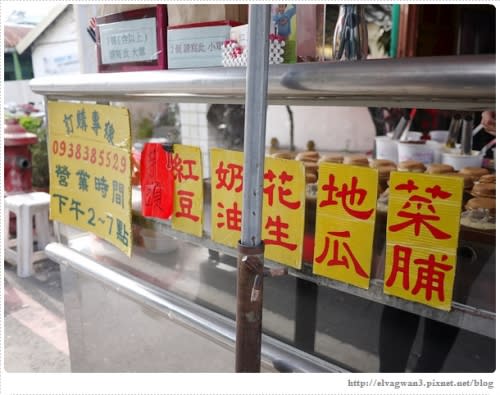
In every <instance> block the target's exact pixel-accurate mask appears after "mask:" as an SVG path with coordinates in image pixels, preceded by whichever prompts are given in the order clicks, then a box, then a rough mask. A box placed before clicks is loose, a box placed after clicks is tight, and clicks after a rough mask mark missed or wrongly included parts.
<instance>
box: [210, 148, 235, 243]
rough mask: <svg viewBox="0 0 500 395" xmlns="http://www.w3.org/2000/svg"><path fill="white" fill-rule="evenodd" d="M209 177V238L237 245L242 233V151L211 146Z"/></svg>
mask: <svg viewBox="0 0 500 395" xmlns="http://www.w3.org/2000/svg"><path fill="white" fill-rule="evenodd" d="M210 172H211V174H210V178H211V180H212V185H211V187H212V194H211V196H212V210H211V211H212V229H211V233H212V239H213V240H214V241H216V242H217V243H220V244H224V245H227V246H229V247H236V246H237V245H238V241H239V240H240V237H241V217H242V201H243V153H242V152H238V151H228V150H222V149H218V148H214V149H212V150H211V151H210Z"/></svg>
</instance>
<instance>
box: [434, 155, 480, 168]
mask: <svg viewBox="0 0 500 395" xmlns="http://www.w3.org/2000/svg"><path fill="white" fill-rule="evenodd" d="M442 163H444V164H446V165H451V166H453V167H454V168H455V170H461V169H463V168H464V167H482V165H483V155H479V151H472V155H462V154H459V153H455V152H450V151H445V152H443V154H442Z"/></svg>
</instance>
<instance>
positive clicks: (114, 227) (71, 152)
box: [48, 102, 132, 256]
mask: <svg viewBox="0 0 500 395" xmlns="http://www.w3.org/2000/svg"><path fill="white" fill-rule="evenodd" d="M48 120H49V125H48V126H49V155H50V158H49V164H50V180H51V182H50V195H51V199H50V217H51V219H52V220H56V221H59V222H62V223H65V224H68V225H71V226H75V227H78V228H81V229H84V230H87V231H90V232H92V233H94V234H96V235H98V236H100V237H102V238H103V239H105V240H107V241H109V242H110V243H112V244H113V245H115V246H116V247H118V248H119V249H120V250H121V251H123V252H124V253H126V254H127V255H128V256H130V255H131V252H132V232H131V226H132V212H131V186H130V180H131V162H130V146H131V144H130V142H131V138H130V117H129V113H128V110H127V109H125V108H118V107H111V106H106V105H92V104H77V103H62V102H49V104H48Z"/></svg>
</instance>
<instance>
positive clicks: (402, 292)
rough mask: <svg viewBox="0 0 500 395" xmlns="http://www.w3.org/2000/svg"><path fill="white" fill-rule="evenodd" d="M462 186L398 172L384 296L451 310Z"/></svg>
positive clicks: (394, 180) (392, 194) (458, 182)
mask: <svg viewBox="0 0 500 395" xmlns="http://www.w3.org/2000/svg"><path fill="white" fill-rule="evenodd" d="M462 191H463V180H462V179H461V178H459V177H444V176H431V175H427V174H415V173H402V172H393V173H391V178H390V198H389V206H388V212H387V248H386V263H385V275H384V292H385V293H386V294H388V295H393V296H397V297H400V298H402V299H406V300H410V301H413V302H418V303H422V304H425V305H428V306H432V307H435V308H438V309H441V310H446V311H449V310H450V309H451V301H452V292H453V283H454V278H455V267H456V259H457V254H456V252H457V246H458V234H459V229H460V212H461V207H462Z"/></svg>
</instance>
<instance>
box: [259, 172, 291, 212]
mask: <svg viewBox="0 0 500 395" xmlns="http://www.w3.org/2000/svg"><path fill="white" fill-rule="evenodd" d="M275 178H276V174H274V172H273V171H272V170H271V169H269V170H268V171H267V172H266V173H265V174H264V179H265V180H267V181H269V182H270V183H271V185H269V186H268V187H266V188H264V189H263V192H264V193H265V194H267V199H268V203H269V206H272V205H273V203H274V188H275V187H276V184H275V183H274V179H275ZM278 178H279V180H280V182H281V185H280V186H278V200H279V202H280V203H281V204H282V205H284V206H286V207H288V208H289V209H292V210H296V209H298V208H299V207H300V201H298V200H297V201H295V202H290V201H288V200H286V197H287V196H290V195H291V194H292V190H291V189H288V188H284V187H283V185H284V184H285V183H287V182H290V181H292V180H293V176H292V175H290V174H288V173H287V172H285V171H282V172H281V174H280V176H279V177H278Z"/></svg>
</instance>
